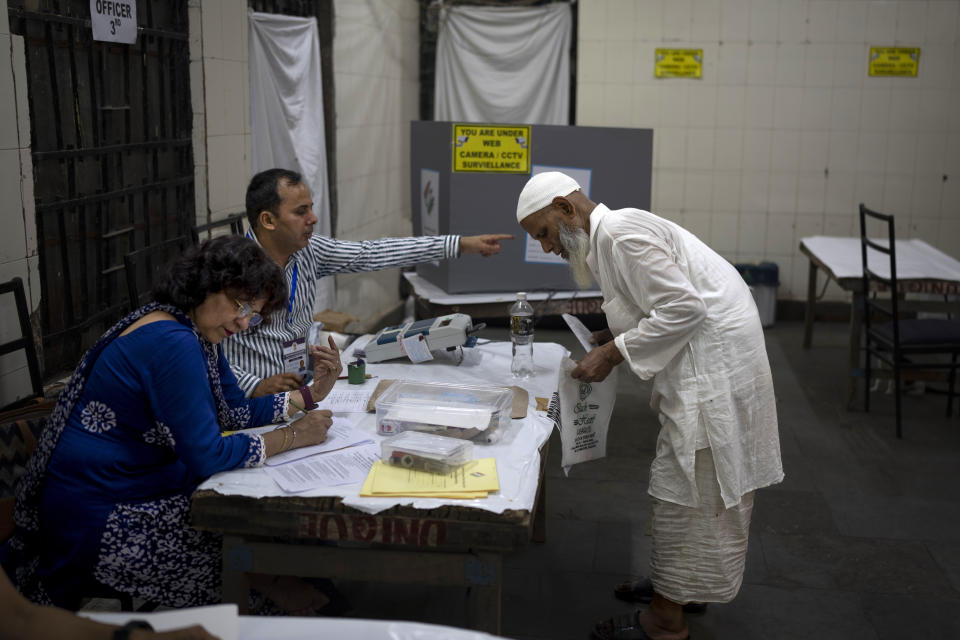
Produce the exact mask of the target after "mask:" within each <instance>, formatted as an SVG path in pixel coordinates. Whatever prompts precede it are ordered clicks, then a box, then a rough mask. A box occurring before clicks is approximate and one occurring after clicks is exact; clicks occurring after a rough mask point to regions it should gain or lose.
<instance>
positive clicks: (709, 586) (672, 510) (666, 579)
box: [650, 449, 754, 604]
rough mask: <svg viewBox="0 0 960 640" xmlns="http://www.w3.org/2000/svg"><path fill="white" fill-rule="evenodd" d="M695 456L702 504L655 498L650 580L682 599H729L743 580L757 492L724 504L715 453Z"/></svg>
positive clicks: (658, 589)
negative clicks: (714, 459)
mask: <svg viewBox="0 0 960 640" xmlns="http://www.w3.org/2000/svg"><path fill="white" fill-rule="evenodd" d="M696 455H697V458H696V482H697V489H698V491H699V494H700V506H699V507H696V508H691V507H685V506H681V505H678V504H674V503H672V502H666V501H664V500H659V499H657V498H654V499H653V521H652V531H653V553H652V555H651V559H650V568H651V572H650V580H651V582H652V583H653V589H654V591H655V592H656V593H659V594H660V595H662V596H663V597H665V598H667V599H668V600H671V601H673V602H677V603H680V604H685V603H687V602H729V601H731V600H733V598H734V597H735V596H736V595H737V592H738V591H740V584H741V582H742V581H743V570H744V564H745V562H746V558H747V539H748V537H749V532H750V514H751V513H752V511H753V494H754V492H753V491H751V492H749V493H747V494H744V495H743V496H742V498H741V499H740V504H738V505H735V506H733V507H731V508H729V509H727V508H725V507H724V504H723V499H722V498H721V497H720V485H719V483H718V482H717V471H716V468H715V467H714V463H713V454H712V453H711V451H710V449H700V450H698V451H697V454H696Z"/></svg>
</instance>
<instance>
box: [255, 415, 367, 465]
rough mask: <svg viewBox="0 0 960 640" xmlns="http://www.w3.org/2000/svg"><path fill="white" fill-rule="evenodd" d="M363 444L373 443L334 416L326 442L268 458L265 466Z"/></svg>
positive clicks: (347, 421) (364, 434)
mask: <svg viewBox="0 0 960 640" xmlns="http://www.w3.org/2000/svg"><path fill="white" fill-rule="evenodd" d="M364 442H373V440H371V439H370V435H369V434H366V433H364V432H363V431H360V430H358V429H354V428H353V424H351V422H350V421H349V420H346V419H344V418H338V417H336V416H334V418H333V424H332V425H330V430H329V431H327V439H326V440H324V441H323V442H321V443H320V444H315V445H313V446H310V447H300V448H299V449H291V450H289V451H284V452H283V453H278V454H277V455H275V456H270V457H269V458H267V461H266V463H265V464H266V465H267V466H268V467H276V466H278V465H281V464H287V463H289V462H293V461H294V460H302V459H303V458H309V457H310V456H313V455H316V454H318V453H327V452H328V451H336V450H337V449H345V448H346V447H352V446H354V445H357V444H362V443H364Z"/></svg>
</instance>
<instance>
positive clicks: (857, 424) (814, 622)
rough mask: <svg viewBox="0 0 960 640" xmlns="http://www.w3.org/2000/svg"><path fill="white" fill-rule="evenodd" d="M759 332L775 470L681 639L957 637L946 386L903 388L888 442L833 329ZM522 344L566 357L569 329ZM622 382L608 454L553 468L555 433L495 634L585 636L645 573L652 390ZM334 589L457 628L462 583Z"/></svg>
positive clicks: (957, 470)
mask: <svg viewBox="0 0 960 640" xmlns="http://www.w3.org/2000/svg"><path fill="white" fill-rule="evenodd" d="M504 332H505V330H504V329H501V330H497V329H493V330H488V337H494V338H496V339H504V336H503V335H501V334H503V333H504ZM766 336H767V351H768V354H769V356H770V363H771V365H772V368H773V376H774V382H775V385H776V392H777V403H778V407H779V418H780V438H781V448H782V454H783V465H784V469H785V471H786V475H787V478H786V480H785V481H784V482H783V483H782V484H781V485H778V486H775V487H771V488H767V489H763V490H761V491H759V492H758V493H757V497H756V503H755V507H754V512H753V524H752V527H751V537H750V550H749V553H748V559H747V569H746V574H745V576H744V581H743V587H742V589H741V591H740V594H739V595H738V597H737V598H736V599H735V600H734V601H733V602H730V603H728V604H724V605H716V604H714V605H711V606H710V608H709V609H708V610H707V612H706V613H705V614H703V615H697V616H688V624H689V626H690V632H691V637H692V638H695V639H696V640H713V639H723V640H752V639H758V640H759V639H764V640H769V639H776V640H787V639H792V638H803V639H805V640H806V639H809V638H817V639H818V640H828V639H834V638H835V639H837V640H887V639H889V640H894V639H898V640H899V639H904V638H910V639H913V638H917V639H921V638H922V639H926V638H960V614H958V611H960V497H958V496H960V418H958V417H957V414H960V407H958V406H957V403H956V402H955V408H954V417H953V418H949V419H948V418H945V417H944V412H945V408H946V399H945V397H944V396H940V395H931V394H927V395H923V396H916V397H914V396H906V397H905V399H904V405H903V415H904V439H903V440H901V441H898V440H896V439H895V437H894V419H893V398H892V396H889V395H885V394H884V393H882V392H877V393H874V394H873V397H872V400H871V404H872V410H871V412H870V413H869V414H865V413H863V412H862V411H859V410H858V411H853V412H848V411H846V410H845V409H844V408H843V406H842V399H841V396H842V392H843V385H844V362H845V361H846V339H847V327H846V325H844V324H819V325H817V326H816V331H815V334H814V341H813V344H814V346H813V347H812V348H811V349H810V350H807V351H805V350H803V349H802V348H801V346H800V345H801V339H802V325H801V324H799V323H779V324H777V325H776V326H775V327H773V328H771V329H768V330H767V332H766ZM537 341H538V342H559V343H561V344H564V345H565V346H567V347H568V348H570V349H571V350H572V351H573V352H574V354H575V357H576V356H577V354H579V353H580V352H579V351H578V350H577V349H575V348H574V345H575V341H574V339H573V337H572V334H569V333H568V332H561V331H542V330H538V331H537ZM620 380H621V381H620V390H619V394H618V400H617V406H616V409H615V411H614V415H613V420H612V423H611V430H610V435H609V440H608V442H609V444H608V451H607V458H606V459H603V460H598V461H593V462H589V463H585V464H583V465H579V466H577V467H574V469H573V470H572V471H571V473H570V476H569V477H563V474H562V471H561V470H560V464H559V459H560V455H559V454H560V442H559V438H558V437H557V434H556V433H554V436H553V440H554V441H553V442H551V447H550V456H549V459H548V464H547V475H548V483H547V487H548V491H547V540H546V543H544V544H532V543H531V544H530V545H529V546H528V547H527V548H525V549H523V550H522V551H520V552H518V553H516V554H513V555H511V556H508V557H506V558H505V559H504V580H503V630H502V635H503V636H505V637H508V638H517V639H522V640H534V639H544V640H546V639H550V640H563V639H567V638H570V639H576V640H582V639H583V638H586V637H588V635H589V631H590V629H591V628H592V626H593V624H594V622H595V621H597V620H600V619H603V618H606V617H609V616H610V615H612V614H616V613H624V612H628V611H631V610H632V609H633V608H632V607H631V606H630V605H627V604H625V603H621V602H620V601H618V600H616V599H614V597H613V595H612V589H613V586H614V585H615V584H616V583H617V582H618V581H619V580H621V579H622V578H624V577H626V576H630V575H639V574H644V573H646V567H647V562H648V557H649V551H650V538H649V536H648V535H647V533H646V528H647V521H648V517H649V508H650V501H649V498H648V496H647V493H646V489H647V476H648V468H649V464H650V461H651V459H652V458H653V455H654V444H655V442H656V435H657V427H658V423H657V421H656V417H655V415H654V413H653V412H652V411H651V410H650V409H649V407H648V406H647V405H648V402H647V399H648V398H649V389H650V387H649V384H648V383H638V382H637V381H636V379H635V378H633V377H632V376H629V375H624V376H621V379H620ZM638 388H639V393H638V392H637V390H638ZM861 398H862V395H861ZM339 584H340V586H341V589H342V590H343V591H344V593H346V594H347V596H348V597H349V598H350V599H351V601H352V602H353V603H354V605H355V606H354V610H353V611H352V613H351V614H350V615H351V616H355V617H367V618H393V619H409V620H419V621H422V622H433V623H438V624H447V625H453V626H461V625H462V624H463V620H464V614H465V607H464V592H463V590H458V589H422V588H408V587H403V588H398V587H390V586H386V585H373V584H363V583H353V582H349V581H343V580H341V581H339Z"/></svg>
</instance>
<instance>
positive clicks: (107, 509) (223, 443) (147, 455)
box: [27, 318, 286, 608]
mask: <svg viewBox="0 0 960 640" xmlns="http://www.w3.org/2000/svg"><path fill="white" fill-rule="evenodd" d="M184 321H186V322H184ZM187 323H189V320H186V318H182V319H181V321H180V322H173V321H159V322H153V323H150V324H146V325H143V326H141V327H139V328H138V329H136V330H135V331H133V332H131V333H129V334H127V335H125V336H119V337H116V338H114V339H113V341H112V342H110V343H109V344H108V345H107V346H106V347H105V348H104V349H103V351H102V353H101V354H100V355H99V357H98V358H97V359H96V362H95V364H94V365H93V367H92V368H91V369H90V373H89V377H88V379H87V380H86V383H85V384H84V385H83V387H82V391H81V392H80V393H79V396H78V398H77V401H76V404H74V405H73V409H72V411H71V412H70V414H69V417H68V418H67V419H66V422H65V424H64V426H63V429H62V433H61V434H60V436H59V440H58V441H57V442H56V443H55V445H53V446H54V448H53V451H52V454H51V455H50V460H49V463H48V464H47V466H46V469H45V478H44V480H43V482H42V485H41V486H42V488H41V489H40V493H39V506H38V510H37V516H38V518H37V520H38V523H37V524H38V531H37V532H36V534H35V535H36V536H38V538H39V539H37V540H36V542H38V543H39V544H38V545H30V546H31V547H32V548H34V549H39V550H40V551H39V553H38V554H37V555H38V556H39V558H38V560H37V561H36V564H35V565H34V567H35V569H36V578H37V579H39V584H40V585H41V587H42V589H41V592H40V593H39V594H32V597H35V598H37V597H38V596H39V599H44V598H43V595H44V592H45V595H46V596H47V597H48V598H49V600H51V601H52V602H53V603H54V604H58V605H60V606H64V607H68V608H74V607H76V606H77V605H78V599H79V598H80V597H81V596H83V595H89V593H90V592H89V589H90V587H91V586H93V585H94V583H93V582H92V579H95V580H96V581H99V582H100V583H103V584H106V585H108V586H111V587H113V588H115V589H117V590H119V591H123V592H125V593H130V594H132V595H134V596H137V597H143V598H147V599H149V600H151V601H153V602H158V603H160V604H164V605H168V606H188V605H200V604H209V603H215V602H219V601H220V542H219V538H218V537H217V536H214V535H212V534H209V533H202V532H199V531H196V530H194V529H191V528H190V527H189V496H190V494H191V493H192V492H193V491H194V489H196V487H197V486H198V485H199V484H200V483H201V482H202V481H203V480H205V479H206V478H207V477H209V476H210V475H212V474H214V473H217V472H219V471H225V470H228V469H236V468H239V467H250V466H256V465H259V464H262V462H263V459H264V445H263V439H262V438H261V437H260V436H254V435H248V434H243V433H238V434H234V435H230V436H226V437H221V435H220V431H221V428H238V427H243V426H257V425H261V424H269V423H272V422H276V421H279V420H281V419H282V418H283V410H284V404H285V399H286V397H285V395H284V394H281V395H277V396H267V397H264V398H256V399H248V398H246V397H245V396H244V394H243V392H242V391H241V390H240V388H239V387H238V386H237V383H236V378H235V377H234V375H233V373H232V372H231V371H230V367H229V365H228V363H227V361H226V358H224V356H223V354H222V353H221V352H220V349H219V348H217V347H214V346H213V345H211V344H210V343H208V342H206V341H205V340H204V339H203V338H202V337H200V336H199V335H198V334H197V333H196V332H195V329H194V328H193V327H192V326H188V324H187ZM217 388H219V393H218V392H217ZM224 416H226V418H227V419H226V420H225V419H224ZM224 422H227V423H228V424H223V423H224ZM27 595H31V594H30V593H28V594H27Z"/></svg>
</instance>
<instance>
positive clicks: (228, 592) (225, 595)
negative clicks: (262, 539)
mask: <svg viewBox="0 0 960 640" xmlns="http://www.w3.org/2000/svg"><path fill="white" fill-rule="evenodd" d="M222 549H223V556H222V560H221V570H220V575H221V581H222V587H221V590H220V599H221V601H222V602H232V603H234V604H236V605H237V608H238V610H239V613H240V615H246V614H247V612H248V611H247V610H248V608H249V606H250V573H249V571H250V569H251V568H252V561H253V560H252V559H253V556H252V553H251V551H250V548H249V547H248V546H247V545H246V544H245V543H244V540H243V538H241V537H240V536H229V535H225V536H223V547H222Z"/></svg>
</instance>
